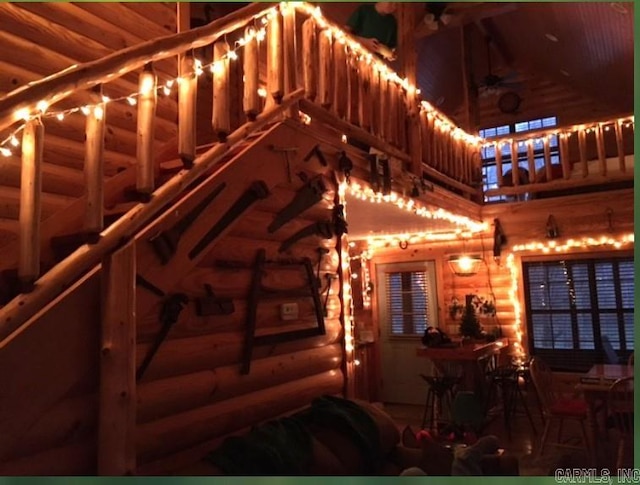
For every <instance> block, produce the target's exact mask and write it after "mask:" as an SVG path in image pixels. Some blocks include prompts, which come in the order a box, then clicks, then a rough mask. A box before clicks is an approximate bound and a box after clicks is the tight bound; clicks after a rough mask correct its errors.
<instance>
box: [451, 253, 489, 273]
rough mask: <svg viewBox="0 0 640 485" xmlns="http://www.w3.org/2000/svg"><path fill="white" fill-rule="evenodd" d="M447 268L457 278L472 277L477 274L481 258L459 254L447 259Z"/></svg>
mask: <svg viewBox="0 0 640 485" xmlns="http://www.w3.org/2000/svg"><path fill="white" fill-rule="evenodd" d="M448 263H449V267H450V268H451V271H453V272H454V273H455V274H456V275H458V276H473V275H474V274H476V273H477V272H478V269H479V267H480V263H482V258H481V257H480V256H479V255H477V254H475V255H468V254H461V255H454V256H451V257H450V258H449V261H448Z"/></svg>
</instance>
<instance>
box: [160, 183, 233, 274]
mask: <svg viewBox="0 0 640 485" xmlns="http://www.w3.org/2000/svg"><path fill="white" fill-rule="evenodd" d="M225 187H226V184H225V183H221V184H220V185H218V186H217V187H215V188H214V189H213V190H212V191H211V193H209V194H207V196H206V197H205V198H204V199H203V200H202V202H200V203H199V204H198V205H197V206H195V207H194V208H193V209H192V210H191V211H190V212H188V213H187V215H185V216H184V217H183V218H182V219H180V220H179V221H178V222H176V223H175V224H174V225H173V226H172V227H171V228H169V229H167V230H165V231H162V232H161V233H159V234H156V235H155V236H152V237H151V238H150V239H149V243H150V244H151V246H152V247H153V250H154V251H155V253H156V254H157V255H158V258H160V262H161V263H162V264H167V263H168V262H169V261H171V258H172V257H173V255H174V254H175V253H176V250H177V249H178V243H179V242H180V238H181V237H182V235H183V234H184V233H185V232H186V230H187V229H189V227H190V226H191V225H192V224H193V223H194V222H195V220H196V219H197V218H198V217H199V216H200V214H202V213H203V212H204V210H205V209H206V208H207V207H208V206H209V204H210V203H211V202H212V201H213V199H215V198H216V197H217V196H218V195H219V194H220V192H222V191H223V190H224V188H225Z"/></svg>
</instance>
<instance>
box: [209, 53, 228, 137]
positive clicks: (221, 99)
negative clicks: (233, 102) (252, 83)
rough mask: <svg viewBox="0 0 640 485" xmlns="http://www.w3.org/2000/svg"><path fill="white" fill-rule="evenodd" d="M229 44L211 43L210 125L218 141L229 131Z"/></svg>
mask: <svg viewBox="0 0 640 485" xmlns="http://www.w3.org/2000/svg"><path fill="white" fill-rule="evenodd" d="M228 51H229V45H228V44H227V43H226V42H225V41H224V40H221V41H218V42H215V43H214V44H213V115H212V119H211V125H212V127H213V131H214V132H215V134H216V136H217V137H218V139H219V140H220V141H224V140H226V138H227V135H229V133H230V132H231V113H230V110H231V106H230V96H231V93H230V91H229V67H230V66H229V58H228V57H227V55H226V54H227V52H228Z"/></svg>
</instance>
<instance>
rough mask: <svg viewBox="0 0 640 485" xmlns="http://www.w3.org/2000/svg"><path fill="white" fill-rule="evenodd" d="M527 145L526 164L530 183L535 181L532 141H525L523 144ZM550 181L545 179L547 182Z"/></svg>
mask: <svg viewBox="0 0 640 485" xmlns="http://www.w3.org/2000/svg"><path fill="white" fill-rule="evenodd" d="M525 143H526V144H527V162H528V164H529V181H530V182H531V183H533V182H535V181H536V160H535V157H534V156H533V144H534V143H535V141H534V140H527V141H526V142H525ZM550 181H551V179H549V178H547V182H550Z"/></svg>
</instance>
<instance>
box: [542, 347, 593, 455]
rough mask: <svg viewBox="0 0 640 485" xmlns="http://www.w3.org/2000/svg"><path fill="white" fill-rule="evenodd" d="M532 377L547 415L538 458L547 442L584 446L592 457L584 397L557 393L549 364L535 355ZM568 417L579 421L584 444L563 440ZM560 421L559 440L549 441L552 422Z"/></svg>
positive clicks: (567, 446)
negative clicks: (562, 395)
mask: <svg viewBox="0 0 640 485" xmlns="http://www.w3.org/2000/svg"><path fill="white" fill-rule="evenodd" d="M530 371H531V379H532V380H533V384H534V386H535V388H536V392H537V393H538V397H539V398H540V403H541V405H542V412H543V414H544V417H545V425H544V431H543V432H542V439H541V440H540V449H539V451H538V458H539V457H541V456H542V454H543V453H544V448H545V446H546V445H547V444H554V445H555V446H561V447H565V448H582V449H584V450H585V451H586V452H587V456H588V457H589V459H591V456H592V455H591V448H590V444H589V438H588V436H587V431H586V427H585V424H586V421H587V403H586V401H585V400H584V399H575V398H563V397H561V396H559V395H558V394H557V392H556V391H555V389H554V387H553V374H552V373H551V369H549V367H548V366H547V364H546V363H545V362H544V361H542V360H541V359H539V358H537V357H534V358H533V360H532V361H531V365H530ZM566 419H569V420H573V421H578V422H579V424H580V430H581V433H582V440H583V442H584V446H572V445H567V444H565V443H562V442H561V439H562V426H563V424H564V421H565V420H566ZM556 421H557V422H558V441H557V442H555V443H547V439H548V437H549V431H550V429H551V423H553V422H556Z"/></svg>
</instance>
